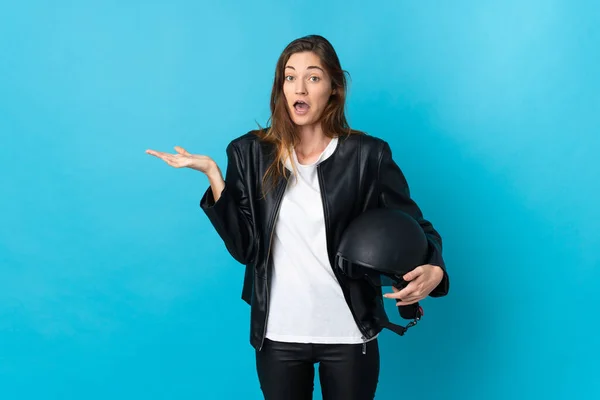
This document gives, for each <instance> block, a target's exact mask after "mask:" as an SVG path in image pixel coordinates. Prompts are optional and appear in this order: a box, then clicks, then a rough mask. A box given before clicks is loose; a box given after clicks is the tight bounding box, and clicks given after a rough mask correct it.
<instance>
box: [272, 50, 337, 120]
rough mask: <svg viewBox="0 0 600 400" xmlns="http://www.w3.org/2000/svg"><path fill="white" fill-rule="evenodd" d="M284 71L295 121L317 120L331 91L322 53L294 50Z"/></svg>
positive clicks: (285, 92) (287, 98)
mask: <svg viewBox="0 0 600 400" xmlns="http://www.w3.org/2000/svg"><path fill="white" fill-rule="evenodd" d="M284 74H285V79H284V83H283V94H284V95H285V99H286V104H287V107H288V111H289V114H290V117H291V118H292V121H294V123H295V124H296V125H301V126H307V125H312V124H315V123H317V122H318V121H319V119H320V117H321V115H322V114H323V110H324V109H325V107H326V106H327V103H328V102H329V98H330V97H331V94H332V89H331V79H330V77H329V75H328V74H327V72H325V68H324V67H323V65H322V64H321V61H320V59H319V57H318V56H317V55H316V54H315V53H313V52H302V53H295V54H292V56H291V57H290V59H289V60H288V62H287V63H286V65H285V71H284Z"/></svg>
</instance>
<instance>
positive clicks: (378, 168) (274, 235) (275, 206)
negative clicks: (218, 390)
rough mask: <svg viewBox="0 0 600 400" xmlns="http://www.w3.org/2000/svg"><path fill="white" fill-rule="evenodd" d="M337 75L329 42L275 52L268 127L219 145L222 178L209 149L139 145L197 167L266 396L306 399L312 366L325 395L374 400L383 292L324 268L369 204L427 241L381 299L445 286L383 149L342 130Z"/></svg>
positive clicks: (441, 290) (342, 90)
mask: <svg viewBox="0 0 600 400" xmlns="http://www.w3.org/2000/svg"><path fill="white" fill-rule="evenodd" d="M345 100H346V80H345V75H344V71H343V70H342V68H341V66H340V62H339V60H338V57H337V55H336V53H335V50H334V49H333V47H332V46H331V44H330V43H329V42H328V41H327V40H326V39H325V38H323V37H321V36H316V35H311V36H307V37H303V38H300V39H297V40H295V41H293V42H292V43H290V44H289V45H288V46H287V47H286V49H285V50H284V51H283V53H282V54H281V56H280V58H279V60H278V62H277V66H276V71H275V79H274V83H273V89H272V94H271V118H270V122H271V124H270V127H268V128H266V129H260V130H256V131H252V132H249V133H247V134H245V135H243V136H240V137H238V138H236V139H234V140H233V141H231V142H230V143H229V145H228V146H227V156H228V165H227V170H226V174H225V179H223V177H222V175H221V171H220V169H219V167H218V166H217V164H216V163H215V162H214V161H213V160H212V159H211V158H210V157H207V156H203V155H193V154H190V153H188V152H187V151H186V150H185V149H183V148H181V147H176V148H175V149H176V151H177V153H176V154H166V153H162V152H157V151H153V150H148V151H147V152H148V153H149V154H151V155H154V156H156V157H159V158H161V159H162V160H164V161H165V162H166V163H168V164H169V165H171V166H173V167H178V168H181V167H188V168H193V169H196V170H199V171H201V172H203V173H205V174H206V176H207V177H208V180H209V183H210V187H209V188H208V189H207V190H206V192H205V194H204V196H203V197H202V199H201V202H200V205H201V207H202V209H203V210H204V212H205V213H206V215H207V216H208V218H209V219H210V221H211V223H212V224H213V226H214V228H215V229H216V231H217V232H218V234H219V235H220V237H221V238H222V239H223V241H224V243H225V245H226V247H227V249H228V251H229V252H230V254H231V255H232V256H233V257H234V258H235V259H236V260H237V261H239V262H240V263H242V264H244V265H246V273H245V278H244V287H243V292H242V298H243V299H244V300H245V301H246V302H247V303H248V304H250V305H251V327H250V332H251V335H250V342H251V344H252V345H253V347H254V348H255V349H256V367H257V373H258V378H259V381H260V385H261V389H262V391H263V394H264V396H265V398H266V399H310V398H312V392H313V381H314V365H315V363H319V377H320V382H321V388H322V392H323V396H324V398H325V399H345V400H350V399H357V400H358V399H360V400H362V399H372V398H373V397H374V395H375V390H376V387H377V382H378V377H379V347H378V342H377V336H378V333H379V332H380V331H381V330H382V328H383V325H384V323H385V322H386V321H389V320H388V319H387V317H386V314H385V310H384V306H383V301H382V293H381V290H380V289H379V290H378V289H375V288H373V287H372V286H370V285H369V284H368V283H367V282H366V281H364V282H363V281H357V280H349V279H347V278H345V277H344V276H342V275H340V274H339V273H338V272H337V271H336V270H335V269H334V268H332V265H334V263H333V260H334V258H333V257H334V255H335V251H336V247H337V244H338V242H339V240H340V237H341V234H342V232H343V231H344V229H345V228H346V227H347V226H348V224H349V223H350V221H352V219H353V218H355V217H356V216H358V215H359V214H360V213H362V212H364V211H365V210H368V209H371V208H374V207H391V208H397V209H400V210H403V211H404V212H406V213H408V214H410V215H412V216H413V217H414V218H415V219H417V220H418V221H419V223H420V224H421V226H422V227H423V230H424V231H425V233H426V235H427V237H428V239H429V253H428V263H427V264H426V265H422V266H419V267H418V268H416V269H415V270H413V271H412V272H410V273H409V274H407V275H406V276H405V277H404V278H405V280H407V281H410V283H409V284H408V286H407V287H406V288H404V289H403V290H401V291H398V290H397V289H394V292H393V293H387V294H385V295H383V296H385V297H389V298H391V299H394V300H395V301H396V302H397V303H396V304H397V305H398V307H399V308H402V307H405V306H408V305H410V304H414V303H416V302H418V301H419V300H421V299H423V298H425V297H427V296H432V297H437V296H443V295H445V294H447V292H448V282H449V280H448V276H447V274H446V272H445V266H444V262H443V259H442V254H441V252H442V250H441V238H440V236H439V234H438V233H437V232H436V230H435V229H434V228H433V226H432V225H431V223H429V222H428V221H427V220H425V219H423V216H422V214H421V211H420V209H419V208H418V206H417V205H416V204H415V203H414V202H413V201H412V200H411V198H410V195H409V189H408V186H407V183H406V180H405V178H404V176H403V174H402V172H401V170H400V169H399V167H398V166H397V165H396V163H395V162H394V161H393V160H392V155H391V150H390V147H389V145H388V144H387V143H386V142H385V141H383V140H381V139H379V138H376V137H373V136H370V135H367V134H364V133H362V132H358V131H355V130H352V129H351V128H350V127H349V126H348V124H347V121H346V117H345V111H344V107H345Z"/></svg>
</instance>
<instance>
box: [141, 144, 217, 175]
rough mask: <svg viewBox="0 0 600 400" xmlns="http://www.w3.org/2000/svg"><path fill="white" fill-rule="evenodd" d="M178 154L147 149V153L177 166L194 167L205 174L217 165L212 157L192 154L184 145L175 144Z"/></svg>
mask: <svg viewBox="0 0 600 400" xmlns="http://www.w3.org/2000/svg"><path fill="white" fill-rule="evenodd" d="M175 151H176V152H177V153H176V154H170V153H165V152H162V151H156V150H150V149H148V150H146V153H147V154H150V155H152V156H155V157H158V158H160V159H161V160H163V161H164V162H166V163H167V164H169V165H170V166H172V167H175V168H192V169H195V170H198V171H201V172H204V173H205V174H206V173H208V172H209V171H210V170H211V169H213V168H214V167H215V162H214V160H213V159H212V158H210V157H208V156H203V155H197V154H190V153H189V152H188V151H187V150H185V149H184V148H183V147H180V146H175Z"/></svg>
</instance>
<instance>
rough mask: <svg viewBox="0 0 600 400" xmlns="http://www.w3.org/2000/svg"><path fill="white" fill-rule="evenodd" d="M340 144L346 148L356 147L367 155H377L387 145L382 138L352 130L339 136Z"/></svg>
mask: <svg viewBox="0 0 600 400" xmlns="http://www.w3.org/2000/svg"><path fill="white" fill-rule="evenodd" d="M340 139H341V140H342V142H344V143H346V145H347V146H357V147H360V148H361V149H362V150H363V151H366V152H367V153H368V154H378V153H381V151H382V150H383V149H384V147H385V146H386V145H387V141H386V140H385V139H383V138H382V137H379V136H375V135H373V134H371V133H369V132H366V131H357V130H353V131H352V132H351V133H349V134H346V135H343V136H340Z"/></svg>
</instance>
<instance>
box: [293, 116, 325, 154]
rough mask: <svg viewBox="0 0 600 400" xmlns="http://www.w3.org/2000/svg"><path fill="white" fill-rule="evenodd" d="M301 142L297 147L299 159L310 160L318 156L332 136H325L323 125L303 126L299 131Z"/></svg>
mask: <svg viewBox="0 0 600 400" xmlns="http://www.w3.org/2000/svg"><path fill="white" fill-rule="evenodd" d="M298 135H299V137H300V143H298V144H297V145H296V147H295V150H296V155H297V156H298V158H299V160H301V162H302V160H304V162H306V161H310V160H311V159H313V158H315V159H316V158H317V157H318V156H319V155H320V154H321V153H322V152H323V150H325V148H326V147H327V145H328V144H329V142H330V141H331V138H329V137H327V136H325V133H323V129H321V125H320V124H317V125H311V126H302V127H300V130H299V132H298Z"/></svg>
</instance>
